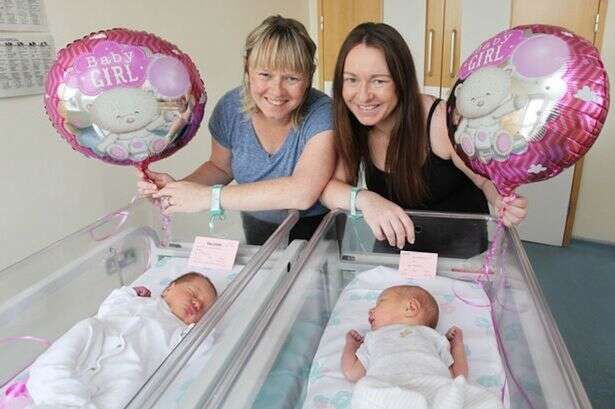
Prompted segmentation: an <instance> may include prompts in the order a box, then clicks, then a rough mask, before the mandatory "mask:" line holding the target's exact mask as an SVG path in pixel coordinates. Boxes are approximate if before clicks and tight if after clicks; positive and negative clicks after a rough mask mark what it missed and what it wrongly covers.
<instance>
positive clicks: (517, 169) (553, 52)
mask: <svg viewBox="0 0 615 409" xmlns="http://www.w3.org/2000/svg"><path fill="white" fill-rule="evenodd" d="M608 106H609V82H608V78H607V74H606V71H605V69H604V65H603V63H602V61H601V60H600V55H599V53H598V51H597V50H596V48H595V47H594V46H593V45H592V44H591V43H589V42H588V41H586V40H585V39H583V38H581V37H579V36H577V35H575V34H574V33H571V32H570V31H568V30H566V29H563V28H561V27H554V26H546V25H528V26H519V27H515V28H513V29H510V30H506V31H503V32H501V33H499V34H497V35H496V36H494V37H492V38H490V39H489V40H487V41H485V42H484V43H483V44H481V46H480V47H479V48H478V49H477V50H475V51H474V52H473V53H472V54H471V55H470V56H469V57H468V58H467V59H466V61H465V62H464V63H463V64H462V65H461V67H460V69H459V73H458V80H457V82H456V84H455V86H454V88H453V91H452V93H451V96H450V97H449V100H448V102H447V110H448V116H447V117H448V127H449V133H450V134H451V138H452V139H454V141H455V144H456V148H457V152H458V153H459V155H460V157H461V158H462V159H463V160H464V162H465V163H466V164H467V165H468V166H469V167H470V168H471V169H472V170H473V171H474V172H476V173H478V174H481V175H483V176H485V177H487V178H489V179H491V180H492V181H493V182H494V184H495V186H496V187H497V189H498V191H499V192H500V194H502V195H504V196H508V195H509V194H511V193H512V191H513V190H514V189H515V188H516V187H517V186H519V185H521V184H524V183H530V182H536V181H540V180H544V179H548V178H551V177H553V176H555V175H557V174H559V173H560V172H561V171H562V170H563V169H565V168H566V167H568V166H571V165H572V164H574V163H575V162H576V161H577V160H579V159H580V158H581V157H582V156H583V155H584V154H585V153H586V152H587V151H588V149H589V148H590V147H591V146H592V144H593V143H594V141H595V140H596V138H597V137H598V134H599V133H600V130H601V129H602V125H603V124H604V121H605V119H606V115H607V111H608Z"/></svg>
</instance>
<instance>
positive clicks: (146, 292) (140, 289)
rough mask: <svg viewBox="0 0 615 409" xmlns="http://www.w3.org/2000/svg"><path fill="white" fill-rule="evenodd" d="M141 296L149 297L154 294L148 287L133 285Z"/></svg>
mask: <svg viewBox="0 0 615 409" xmlns="http://www.w3.org/2000/svg"><path fill="white" fill-rule="evenodd" d="M132 288H133V289H134V290H135V292H136V293H137V295H138V296H139V297H149V296H151V295H152V293H151V292H150V290H148V289H147V287H143V286H142V285H141V286H139V287H132Z"/></svg>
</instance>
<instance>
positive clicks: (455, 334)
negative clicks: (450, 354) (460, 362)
mask: <svg viewBox="0 0 615 409" xmlns="http://www.w3.org/2000/svg"><path fill="white" fill-rule="evenodd" d="M446 339H448V342H450V343H451V348H452V347H454V346H455V345H463V331H461V328H459V327H451V328H450V329H449V330H448V331H446Z"/></svg>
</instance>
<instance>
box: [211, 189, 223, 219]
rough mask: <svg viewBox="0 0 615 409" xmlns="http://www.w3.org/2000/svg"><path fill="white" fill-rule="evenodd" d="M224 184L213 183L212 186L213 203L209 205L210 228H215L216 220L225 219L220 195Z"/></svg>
mask: <svg viewBox="0 0 615 409" xmlns="http://www.w3.org/2000/svg"><path fill="white" fill-rule="evenodd" d="M221 192H222V185H213V186H212V187H211V204H210V206H209V228H210V229H211V230H213V228H214V222H215V221H216V220H218V219H224V210H222V207H220V195H221Z"/></svg>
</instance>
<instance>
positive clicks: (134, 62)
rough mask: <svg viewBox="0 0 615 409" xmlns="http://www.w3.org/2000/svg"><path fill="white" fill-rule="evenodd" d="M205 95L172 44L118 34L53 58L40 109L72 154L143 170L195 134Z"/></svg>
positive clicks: (102, 35)
mask: <svg viewBox="0 0 615 409" xmlns="http://www.w3.org/2000/svg"><path fill="white" fill-rule="evenodd" d="M206 100H207V95H206V93H205V89H204V85H203V81H202V80H201V78H200V76H199V72H198V70H197V69H196V66H195V65H194V63H193V62H192V61H191V60H190V57H188V56H187V55H186V54H184V53H182V52H181V51H180V50H179V49H177V47H175V46H174V45H173V44H170V43H168V42H167V41H165V40H163V39H161V38H158V37H156V36H155V35H153V34H149V33H146V32H143V31H132V30H127V29H123V28H116V29H112V30H104V31H100V32H98V33H92V34H90V35H87V36H85V37H83V38H82V39H80V40H77V41H75V42H73V43H71V44H69V45H68V46H66V47H65V48H64V49H62V50H60V51H59V52H58V55H57V58H56V61H55V62H54V64H53V66H52V67H51V69H50V71H49V73H48V74H47V79H46V83H45V109H46V111H47V115H48V116H49V119H50V120H51V122H52V124H53V126H54V127H55V128H56V130H57V131H58V132H59V133H60V135H62V137H63V138H64V139H65V140H66V141H67V142H68V143H69V144H70V145H71V146H72V147H73V149H75V150H77V151H79V152H81V153H83V154H84V155H86V156H88V157H92V158H96V159H100V160H103V161H105V162H108V163H113V164H118V165H134V166H140V167H145V166H147V164H148V163H150V162H153V161H156V160H160V159H162V158H165V157H167V156H169V155H171V154H173V153H174V152H175V151H177V150H178V149H180V148H181V147H183V146H184V145H186V144H187V143H188V142H189V141H190V140H191V139H192V137H193V136H194V135H195V134H196V131H197V130H198V128H199V126H200V123H201V120H202V119H203V112H204V108H205V102H206Z"/></svg>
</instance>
